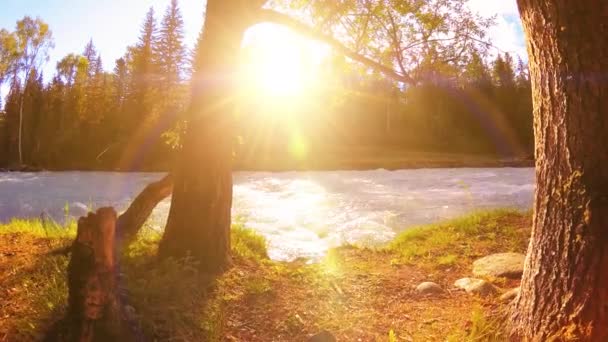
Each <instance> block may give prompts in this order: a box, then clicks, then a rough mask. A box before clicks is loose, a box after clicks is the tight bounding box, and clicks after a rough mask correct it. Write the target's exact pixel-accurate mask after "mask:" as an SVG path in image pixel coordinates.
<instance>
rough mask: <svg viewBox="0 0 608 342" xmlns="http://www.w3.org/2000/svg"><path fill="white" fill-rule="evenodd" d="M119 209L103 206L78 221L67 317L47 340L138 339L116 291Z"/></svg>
mask: <svg viewBox="0 0 608 342" xmlns="http://www.w3.org/2000/svg"><path fill="white" fill-rule="evenodd" d="M115 234H116V212H115V211H114V209H112V208H101V209H99V210H97V213H89V215H88V216H87V217H81V218H80V219H79V220H78V232H77V235H76V239H75V241H74V243H73V245H72V255H71V258H70V263H69V265H68V288H69V297H68V308H67V313H66V317H65V319H64V320H63V321H60V322H59V323H58V324H57V325H56V327H55V328H54V329H52V330H51V332H50V333H49V334H48V335H47V336H46V339H45V340H46V341H79V342H90V341H134V340H137V338H136V336H137V335H135V334H134V333H133V331H132V330H131V329H130V327H129V325H128V324H127V322H128V320H127V319H126V318H125V316H126V315H125V314H123V313H122V311H121V309H120V305H119V299H118V291H117V282H116V279H117V272H116V255H115V244H114V242H115Z"/></svg>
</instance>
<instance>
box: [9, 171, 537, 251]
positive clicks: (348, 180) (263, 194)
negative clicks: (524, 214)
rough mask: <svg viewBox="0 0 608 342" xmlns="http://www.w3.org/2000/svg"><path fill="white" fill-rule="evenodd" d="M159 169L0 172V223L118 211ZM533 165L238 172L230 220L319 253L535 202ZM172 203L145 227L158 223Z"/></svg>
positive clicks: (275, 246) (285, 247)
mask: <svg viewBox="0 0 608 342" xmlns="http://www.w3.org/2000/svg"><path fill="white" fill-rule="evenodd" d="M160 177H162V174H160V173H121V172H40V173H0V221H7V220H10V219H11V218H12V217H39V216H40V215H41V213H45V214H46V215H49V216H51V217H53V218H54V219H55V220H57V221H62V220H64V219H65V214H66V209H68V211H69V215H71V216H80V215H83V214H85V213H86V211H87V210H88V208H97V207H100V206H106V205H111V206H114V207H116V208H117V209H118V210H119V211H120V210H125V209H126V208H127V206H128V205H129V203H130V201H131V200H132V199H133V197H134V196H136V195H137V193H138V192H139V191H141V189H143V187H144V186H145V185H146V184H147V183H149V182H151V181H154V180H157V179H159V178H160ZM533 190H534V170H533V169H532V168H454V169H415V170H398V171H387V170H372V171H318V172H276V173H275V172H235V173H234V202H233V209H232V212H233V218H234V220H235V221H239V222H242V223H243V224H244V225H245V226H247V227H250V228H252V229H255V230H257V231H258V232H260V233H261V234H263V235H264V236H265V237H266V239H267V240H268V244H269V254H270V257H271V258H273V259H277V260H291V259H294V258H297V257H306V258H317V257H319V256H322V255H323V254H324V253H325V251H326V250H327V249H328V248H330V247H333V246H338V245H341V244H344V243H358V244H371V245H375V244H379V243H383V242H386V241H389V240H390V239H391V238H393V237H394V236H395V234H396V233H397V232H399V231H402V230H404V229H407V228H408V227H411V226H414V225H418V224H424V223H430V222H436V221H440V220H443V219H447V218H451V217H454V216H458V215H460V214H463V213H467V212H470V211H474V210H477V209H487V208H501V207H508V208H518V209H529V208H530V207H531V206H532V199H533ZM169 205H170V200H169V199H167V200H165V201H163V202H162V203H160V204H159V206H158V207H157V208H156V210H155V211H154V213H153V215H152V218H151V220H150V224H151V225H152V227H154V228H155V229H162V227H163V225H164V221H165V220H166V217H167V213H168V211H169Z"/></svg>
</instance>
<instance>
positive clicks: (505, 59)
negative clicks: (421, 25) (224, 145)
mask: <svg viewBox="0 0 608 342" xmlns="http://www.w3.org/2000/svg"><path fill="white" fill-rule="evenodd" d="M28 28H29V29H28ZM50 32H51V30H50V29H49V28H48V26H47V25H46V24H45V23H44V21H42V20H41V19H32V18H29V17H25V18H24V19H22V20H20V21H18V23H17V25H16V28H15V30H14V32H13V31H8V30H2V31H1V32H0V40H1V41H2V49H0V53H4V54H6V53H7V51H8V50H9V48H10V47H11V45H14V46H15V47H19V46H25V45H27V44H29V47H30V49H29V50H28V49H25V50H23V49H22V50H21V51H17V50H18V49H15V54H14V63H13V67H12V68H8V67H5V73H4V77H3V78H0V85H1V84H2V82H5V83H7V84H8V85H9V89H10V90H9V92H8V95H7V96H6V97H5V99H3V101H2V105H3V106H1V105H0V108H2V107H3V108H4V109H3V111H2V112H1V113H0V149H1V150H0V167H2V166H7V165H8V166H10V165H18V164H19V162H20V159H22V161H21V162H22V164H26V165H32V166H36V167H41V168H48V169H112V170H161V169H168V168H169V167H170V165H171V163H172V159H173V156H174V154H175V150H176V149H179V136H180V132H181V131H183V129H184V127H186V125H187V122H186V121H185V119H184V118H185V115H184V114H185V112H186V110H187V109H188V104H189V101H190V79H191V75H192V74H193V72H194V71H195V70H196V62H194V61H196V60H197V58H196V54H197V51H198V50H197V48H196V47H195V48H194V49H193V50H189V49H188V48H187V47H186V45H185V44H184V41H183V36H184V28H183V20H182V16H181V13H180V9H179V6H178V3H177V1H176V0H173V1H171V4H170V5H169V6H168V8H167V9H166V11H165V13H164V14H163V16H162V18H160V21H158V22H157V18H156V17H155V13H154V11H153V10H152V9H150V10H149V12H148V13H147V14H146V16H145V19H144V21H143V25H142V26H141V32H140V36H139V39H138V41H137V42H136V43H135V44H134V45H132V46H129V47H128V48H127V51H126V52H125V54H124V56H123V57H121V58H119V59H117V60H116V61H113V63H112V67H111V68H108V65H107V64H106V62H105V61H102V59H101V57H100V54H99V51H97V50H96V48H95V45H94V42H93V41H92V40H91V41H89V42H88V43H87V44H86V45H85V46H84V49H83V51H82V52H81V53H79V54H78V53H72V54H68V55H67V56H65V57H63V58H62V59H61V60H60V61H59V62H58V63H57V65H56V71H55V74H54V75H53V76H52V77H50V78H49V77H45V76H44V75H43V74H42V71H41V70H42V66H43V65H44V63H45V61H46V59H47V58H46V55H45V54H46V53H47V51H48V50H49V49H51V48H52V35H51V34H50ZM28 35H29V36H28ZM199 40H200V38H199ZM24 42H25V43H24ZM9 52H10V51H9ZM5 60H8V59H7V58H5ZM432 60H433V56H432V54H429V55H428V56H420V61H419V63H418V64H419V67H418V68H417V72H418V74H421V75H424V77H419V78H418V80H419V81H418V82H417V83H415V84H410V85H407V86H406V85H402V84H396V83H395V82H392V81H389V80H387V79H385V78H383V77H380V76H379V75H377V74H371V73H368V72H360V70H356V68H353V67H352V66H353V64H352V62H349V61H347V60H343V59H339V58H335V57H333V56H329V57H327V61H324V62H323V67H324V68H325V70H326V71H327V70H329V69H330V70H329V71H327V74H331V75H332V77H331V78H330V79H329V80H327V81H325V83H327V84H331V86H325V87H322V90H321V91H320V92H322V93H323V94H322V95H323V96H321V97H318V98H316V100H315V101H316V103H315V104H314V105H306V106H302V107H303V108H305V109H302V110H303V111H307V113H306V115H299V116H294V118H293V120H296V121H298V122H297V126H298V135H299V139H301V140H303V141H306V142H307V150H308V153H309V156H310V157H314V156H319V155H320V154H323V153H326V152H327V153H329V152H328V151H338V152H335V153H338V154H339V153H346V154H348V155H349V156H350V157H351V158H353V159H356V158H358V157H359V156H360V157H361V158H363V157H368V156H367V155H366V156H364V155H363V152H361V153H360V152H359V151H363V150H365V151H368V152H366V153H368V154H369V151H374V150H380V149H382V150H395V151H415V152H446V153H463V154H495V155H497V156H501V157H505V156H507V157H514V156H517V157H521V156H526V155H531V154H532V145H533V136H532V103H531V89H530V80H529V77H528V72H527V65H525V63H524V62H523V61H522V60H521V59H520V58H514V56H512V55H510V54H509V53H505V52H498V53H493V54H492V56H490V54H488V53H487V52H486V53H483V52H481V51H480V52H479V53H470V54H468V55H462V56H460V57H459V60H458V61H450V62H446V63H442V64H438V63H433V62H432ZM110 69H111V71H108V70H110ZM0 71H2V66H1V65H0ZM1 75H2V73H1V72H0V76H1ZM45 79H49V81H48V82H46V81H45ZM263 110H265V109H264V108H263V107H262V108H259V107H256V108H253V107H252V108H245V109H244V110H242V111H243V113H246V114H247V115H239V116H237V123H240V125H239V130H240V132H239V137H240V139H238V142H239V143H237V144H235V145H236V146H237V147H236V148H235V152H236V153H235V158H236V160H237V162H239V165H241V166H242V167H247V166H248V165H254V164H255V163H256V160H257V159H259V158H260V156H265V157H266V158H267V159H268V158H270V159H273V160H275V161H276V163H278V164H280V162H281V161H286V162H287V163H289V162H288V159H289V158H292V157H293V153H291V151H290V148H291V147H290V146H291V145H292V144H290V139H293V136H292V133H291V132H290V131H289V130H288V129H287V128H285V127H278V128H275V129H274V130H273V134H267V135H266V136H265V137H264V139H259V138H257V137H258V136H259V135H260V132H267V131H268V128H267V127H266V128H265V127H263V126H264V125H268V122H267V120H258V119H255V114H256V113H254V112H255V111H263ZM252 118H253V119H252ZM292 124H293V123H292ZM20 126H21V127H20ZM20 129H21V148H22V151H21V154H22V156H21V158H20V153H19V145H20V141H19V140H20V139H19V136H20V134H19V131H20ZM207 148H212V146H209V147H207ZM332 153H333V152H332ZM372 154H373V152H372ZM381 166H382V165H378V167H381Z"/></svg>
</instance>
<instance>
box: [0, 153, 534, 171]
mask: <svg viewBox="0 0 608 342" xmlns="http://www.w3.org/2000/svg"><path fill="white" fill-rule="evenodd" d="M171 166H172V164H171V163H170V161H167V162H166V163H164V164H163V165H152V166H151V165H139V164H138V165H137V166H135V165H134V164H126V165H105V164H100V163H94V162H93V163H75V164H71V165H64V166H60V167H54V166H52V165H22V166H19V165H12V166H6V165H5V166H2V165H0V172H39V171H58V172H60V171H110V172H167V171H169V170H170V169H171ZM533 166H534V159H533V157H532V156H510V157H504V156H503V157H501V156H498V155H495V154H482V153H468V154H467V153H446V152H416V151H403V150H399V149H390V148H387V149H379V148H357V149H356V150H355V151H352V150H332V151H331V152H321V151H318V152H315V154H314V158H293V157H290V156H273V155H270V156H266V157H264V156H257V155H256V156H255V158H252V159H247V158H238V157H237V158H236V159H235V161H234V170H235V171H262V172H264V171H268V172H285V171H339V170H375V169H385V170H400V169H421V168H460V167H471V168H481V167H533Z"/></svg>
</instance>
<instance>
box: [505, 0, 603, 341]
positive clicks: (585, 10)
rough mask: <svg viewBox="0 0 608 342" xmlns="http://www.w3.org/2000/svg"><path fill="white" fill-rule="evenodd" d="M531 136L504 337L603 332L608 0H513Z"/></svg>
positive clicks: (588, 337) (596, 337)
mask: <svg viewBox="0 0 608 342" xmlns="http://www.w3.org/2000/svg"><path fill="white" fill-rule="evenodd" d="M518 5H519V11H520V13H521V17H522V21H523V25H524V29H525V33H526V36H527V48H528V54H529V59H530V71H531V78H532V91H533V99H534V131H535V139H536V182H537V187H536V195H535V205H534V209H535V214H534V227H533V230H532V238H531V242H530V245H529V247H528V256H527V258H526V263H525V271H524V275H523V279H522V285H521V293H520V295H519V297H518V299H517V300H516V302H515V305H514V308H513V309H514V311H513V320H512V322H513V337H515V338H520V339H524V340H531V341H546V340H550V339H552V338H553V339H557V340H570V339H577V340H582V341H606V340H608V134H607V133H608V38H607V37H608V2H606V1H603V0H577V1H572V0H518Z"/></svg>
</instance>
